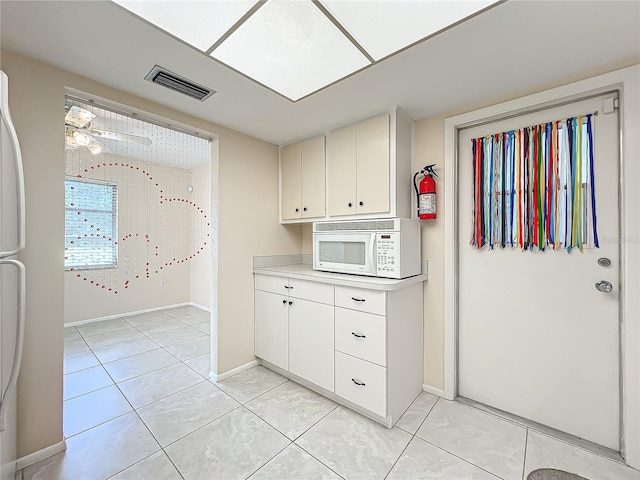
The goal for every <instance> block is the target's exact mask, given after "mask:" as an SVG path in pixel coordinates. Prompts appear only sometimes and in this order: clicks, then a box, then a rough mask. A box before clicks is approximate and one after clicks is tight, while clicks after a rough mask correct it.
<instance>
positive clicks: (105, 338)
mask: <svg viewBox="0 0 640 480" xmlns="http://www.w3.org/2000/svg"><path fill="white" fill-rule="evenodd" d="M107 103H108V102H107ZM121 108H123V109H124V107H118V108H112V107H110V106H105V105H98V104H97V103H95V102H93V101H88V100H84V99H81V98H77V97H72V96H68V97H67V98H66V101H65V146H66V153H65V167H66V177H65V179H64V182H65V252H64V268H65V301H64V313H65V329H64V333H65V351H64V353H65V356H64V374H65V375H64V397H63V399H64V414H63V428H64V435H65V437H66V438H68V437H71V436H73V435H77V434H79V433H81V432H84V431H87V430H89V429H92V428H96V427H97V426H98V425H101V424H102V423H104V422H105V421H108V420H111V419H114V418H116V417H119V416H123V415H125V414H127V413H131V412H132V411H135V412H136V414H137V411H138V408H140V407H142V406H144V405H147V404H148V403H150V402H153V401H156V400H158V399H159V398H161V397H162V396H166V395H167V394H171V393H174V392H176V391H179V390H181V389H184V388H186V387H188V386H190V385H195V384H198V383H201V382H203V380H204V379H206V378H209V374H210V372H211V371H212V370H214V369H215V368H216V359H217V336H216V331H217V328H216V323H217V321H216V297H217V245H216V243H217V218H218V216H217V192H216V189H217V161H218V143H217V139H215V138H211V137H209V136H207V135H202V134H199V133H196V132H194V131H192V130H190V129H189V128H187V127H185V128H180V127H176V126H175V125H168V124H167V123H166V122H164V121H162V120H156V119H152V118H142V116H141V115H140V116H139V115H136V114H133V113H131V112H127V111H123V110H122V109H121ZM128 417H131V418H134V421H135V422H139V418H138V419H137V420H136V419H135V418H136V417H135V415H134V416H131V415H128Z"/></svg>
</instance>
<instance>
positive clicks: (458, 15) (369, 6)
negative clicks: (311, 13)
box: [320, 0, 496, 61]
mask: <svg viewBox="0 0 640 480" xmlns="http://www.w3.org/2000/svg"><path fill="white" fill-rule="evenodd" d="M320 1H321V3H322V5H324V6H325V8H326V9H327V10H328V11H329V13H331V15H332V16H333V17H334V18H335V19H336V20H337V21H338V22H340V24H342V26H343V27H345V29H346V30H347V31H348V32H349V34H351V36H353V37H354V38H355V40H356V41H357V42H358V43H359V44H360V45H361V46H362V47H363V48H364V49H365V50H366V51H367V53H369V55H371V56H372V57H373V59H374V60H376V61H378V60H380V59H382V58H384V57H387V56H389V55H391V54H392V53H394V52H397V51H398V50H402V49H403V48H405V47H407V46H409V45H411V44H413V43H416V42H418V41H420V40H422V39H423V38H426V37H428V36H430V35H433V34H434V33H436V32H438V31H440V30H442V29H443V28H446V27H448V26H449V25H452V24H454V23H456V22H459V21H460V20H462V19H464V18H466V17H468V16H469V15H472V14H474V13H476V12H477V11H479V10H482V9H483V8H485V7H487V6H489V5H491V4H492V3H496V2H495V1H483V0H471V1H464V0H394V1H389V0H367V1H366V2H358V1H344V0H320Z"/></svg>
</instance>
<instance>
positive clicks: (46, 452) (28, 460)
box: [16, 440, 67, 470]
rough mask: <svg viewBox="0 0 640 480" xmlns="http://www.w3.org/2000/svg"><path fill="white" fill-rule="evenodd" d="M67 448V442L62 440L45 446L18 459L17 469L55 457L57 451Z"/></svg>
mask: <svg viewBox="0 0 640 480" xmlns="http://www.w3.org/2000/svg"><path fill="white" fill-rule="evenodd" d="M66 449H67V443H66V442H65V441H64V440H62V441H61V442H58V443H55V444H53V445H51V446H49V447H47V448H43V449H42V450H38V451H37V452H33V453H30V454H29V455H26V456H24V457H22V458H19V459H18V461H17V462H16V470H22V469H23V468H27V467H28V466H30V465H33V464H34V463H38V462H41V461H42V460H45V459H47V458H49V457H53V456H54V455H55V454H57V453H60V452H64V451H65V450H66Z"/></svg>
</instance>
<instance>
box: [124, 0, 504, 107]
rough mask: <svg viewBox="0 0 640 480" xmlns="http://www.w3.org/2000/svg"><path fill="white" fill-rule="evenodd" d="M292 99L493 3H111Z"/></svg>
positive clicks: (449, 0)
mask: <svg viewBox="0 0 640 480" xmlns="http://www.w3.org/2000/svg"><path fill="white" fill-rule="evenodd" d="M113 1H114V2H115V3H118V4H119V5H121V6H123V7H124V8H126V9H128V10H130V11H131V12H133V13H135V14H136V15H138V16H140V17H142V18H144V19H145V20H147V21H148V22H150V23H152V24H154V25H156V26H158V27H160V28H161V29H163V30H165V31H167V32H168V33H170V34H171V35H174V36H175V37H178V38H180V39H181V40H183V41H184V42H186V43H188V44H190V45H192V46H194V47H195V48H197V49H198V50H200V51H202V52H205V53H209V54H210V55H211V56H212V57H213V58H215V59H217V60H219V61H220V62H222V63H224V64H226V65H227V66H229V67H231V68H233V69H235V70H236V71H238V72H240V73H242V74H243V75H245V76H247V77H249V78H251V79H253V80H255V81H256V82H258V83H261V84H262V85H265V86H267V87H268V88H270V89H272V90H274V91H276V92H278V93H280V94H281V95H283V96H285V97H287V98H289V99H291V100H293V101H296V100H299V99H301V98H303V97H306V96H307V95H310V94H312V93H314V92H316V91H318V90H321V89H323V88H325V87H327V86H328V85H331V84H332V83H334V82H337V81H338V80H341V79H343V78H345V77H348V76H349V75H352V74H353V73H355V72H357V71H359V70H361V69H362V68H365V67H367V66H369V65H372V64H375V63H377V62H378V61H380V60H382V59H384V58H386V57H388V56H389V55H392V54H394V53H396V52H398V51H400V50H402V49H404V48H407V47H409V46H411V45H413V44H415V43H417V42H419V41H421V40H423V39H425V38H428V37H430V36H431V35H434V34H436V33H437V32H439V31H441V30H443V29H445V28H447V27H449V26H451V25H453V24H455V23H458V22H460V21H462V20H464V19H466V18H468V17H469V16H472V15H473V14H475V13H477V12H479V11H481V10H483V9H485V8H487V7H489V6H491V5H494V4H497V3H501V2H500V1H495V0H362V1H357V0H351V1H346V0H206V1H203V0H200V1H190V0H184V1H176V0H163V1H149V0H146V1H144V0H113Z"/></svg>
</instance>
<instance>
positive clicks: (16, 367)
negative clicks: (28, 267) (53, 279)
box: [0, 259, 26, 431]
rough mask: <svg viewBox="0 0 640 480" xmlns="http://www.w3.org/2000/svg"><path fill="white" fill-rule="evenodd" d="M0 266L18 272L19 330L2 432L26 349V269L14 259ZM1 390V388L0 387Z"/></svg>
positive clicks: (0, 405) (0, 403)
mask: <svg viewBox="0 0 640 480" xmlns="http://www.w3.org/2000/svg"><path fill="white" fill-rule="evenodd" d="M0 265H13V266H14V267H16V269H17V271H18V328H17V329H16V349H15V352H14V354H13V365H12V367H11V375H9V383H8V384H7V388H6V389H5V390H4V391H3V392H2V397H1V398H0V431H3V430H4V425H5V418H4V416H5V412H4V407H5V405H6V404H5V400H6V399H7V395H8V393H9V392H10V391H12V390H13V389H14V388H16V384H17V383H18V374H19V373H20V364H21V362H22V349H23V347H24V324H25V305H26V303H25V287H26V282H25V267H24V265H23V264H22V262H19V261H18V260H13V259H2V260H0ZM0 388H1V387H0Z"/></svg>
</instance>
